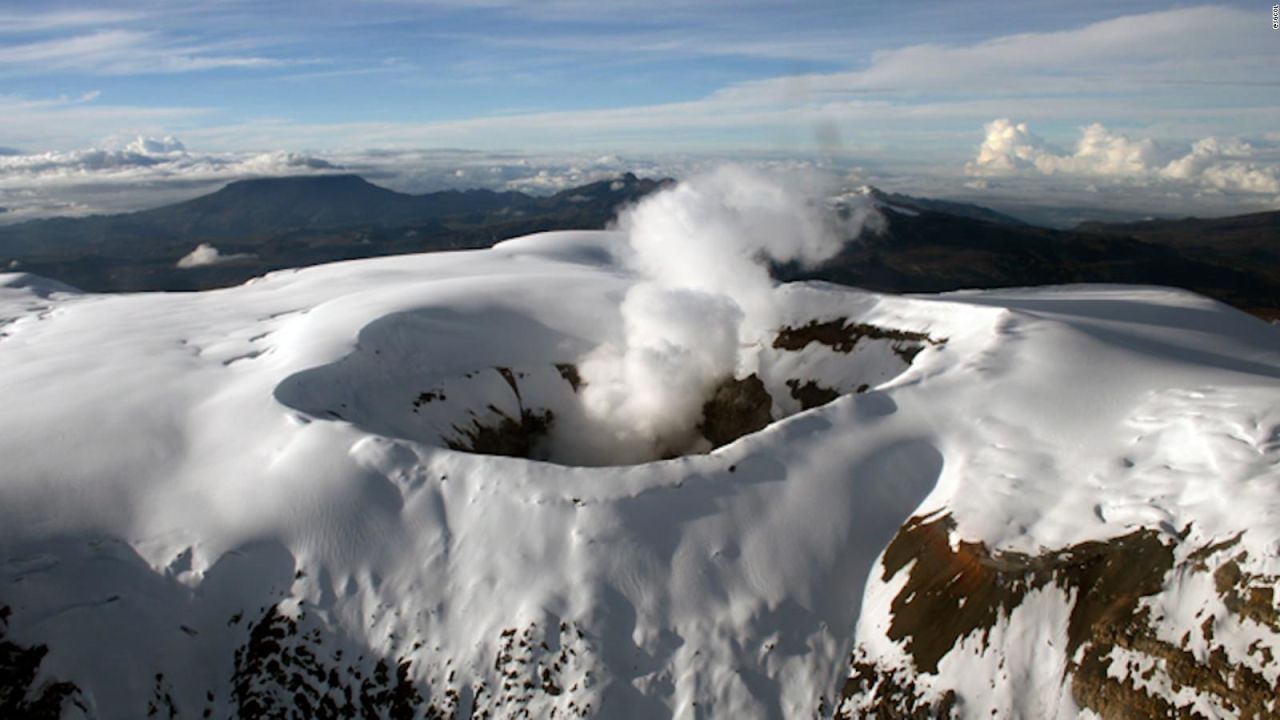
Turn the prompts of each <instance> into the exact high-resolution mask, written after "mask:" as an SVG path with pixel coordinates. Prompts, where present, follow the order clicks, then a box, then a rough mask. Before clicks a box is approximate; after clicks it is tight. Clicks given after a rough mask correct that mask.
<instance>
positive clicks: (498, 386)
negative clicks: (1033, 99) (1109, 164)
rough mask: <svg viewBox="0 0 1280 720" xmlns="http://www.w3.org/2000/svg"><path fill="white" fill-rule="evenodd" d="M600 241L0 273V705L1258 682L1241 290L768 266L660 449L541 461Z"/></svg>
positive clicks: (1255, 534)
mask: <svg viewBox="0 0 1280 720" xmlns="http://www.w3.org/2000/svg"><path fill="white" fill-rule="evenodd" d="M627 253H628V250H627V248H626V247H625V243H624V239H623V238H622V236H620V235H619V234H617V233H604V232H598V233H597V232H592V233H587V232H581V233H549V234H543V235H538V236H532V237H527V238H521V239H518V240H514V241H508V242H505V243H502V244H500V245H498V246H496V247H495V248H493V249H491V250H483V251H471V252H458V253H441V254H431V255H420V256H399V257H389V258H379V259H372V260H361V261H354V262H347V263H338V264H333V265H326V266H319V267H313V268H308V269H304V270H298V271H283V272H277V273H272V274H270V275H268V276H266V277H263V278H260V279H258V280H255V281H253V282H251V283H249V284H247V285H244V286H241V287H237V288H231V289H226V290H219V291H212V292H202V293H187V294H138V295H93V294H79V293H74V292H72V291H71V290H70V289H69V288H59V287H57V286H56V285H55V284H51V283H41V282H36V281H34V280H32V279H31V278H30V277H27V278H25V279H22V278H19V279H14V277H13V276H5V279H4V281H3V282H0V396H2V397H3V398H4V399H5V402H4V406H3V408H2V409H0V458H3V461H2V462H0V608H4V610H3V613H4V614H3V617H0V633H2V636H0V644H6V647H9V648H15V649H21V650H23V651H24V652H26V653H27V654H26V655H22V656H21V657H25V658H27V660H28V662H27V669H29V670H30V672H29V673H25V674H24V673H22V672H18V673H14V674H13V675H12V676H13V677H17V678H18V679H19V680H22V679H23V678H25V684H24V685H22V686H21V687H18V688H17V691H18V694H17V695H15V694H14V690H13V689H12V688H4V691H5V692H6V693H8V694H5V693H0V702H8V703H11V704H12V708H6V707H3V706H0V709H13V708H16V709H17V710H22V709H24V708H25V709H29V708H30V707H34V706H35V705H36V704H38V703H40V702H44V703H46V706H48V705H52V706H55V707H56V706H59V705H60V707H61V708H62V710H63V712H64V713H66V714H67V715H68V716H84V717H103V718H132V717H140V716H143V715H146V714H148V713H149V712H154V713H155V714H161V715H172V716H177V717H200V716H202V715H203V714H204V713H206V712H208V713H209V714H210V715H211V716H214V717H227V716H241V717H251V716H258V715H261V714H264V713H267V712H271V713H278V714H279V715H280V716H284V717H343V716H349V715H351V714H355V713H359V712H367V713H370V714H371V715H374V716H379V717H423V716H427V717H434V716H446V717H447V716H459V717H468V716H470V715H471V714H474V716H476V717H509V716H516V715H517V714H519V713H521V712H527V714H528V715H529V716H535V717H550V716H552V714H553V713H554V714H555V716H556V717H563V716H589V717H669V716H677V717H703V716H709V717H735V718H737V717H800V716H805V717H808V716H813V715H814V714H815V713H816V714H820V715H825V716H829V715H832V714H839V715H844V716H852V717H859V716H864V715H866V714H869V713H872V712H887V713H889V714H890V715H893V714H895V713H907V712H911V711H920V712H935V713H942V712H951V713H954V714H956V715H959V716H964V717H992V716H993V714H994V716H1003V717H1075V716H1077V715H1078V714H1079V713H1081V712H1091V713H1097V714H1098V715H1103V716H1106V715H1109V714H1111V713H1114V712H1117V711H1120V712H1123V711H1125V709H1126V708H1127V709H1128V710H1130V711H1132V712H1137V710H1135V708H1145V707H1155V708H1157V709H1160V708H1166V707H1184V706H1185V707H1187V708H1189V709H1192V710H1195V711H1197V712H1200V713H1202V714H1205V715H1208V716H1217V715H1222V714H1230V713H1233V712H1236V713H1243V712H1244V711H1245V710H1246V709H1251V710H1256V711H1257V712H1258V713H1260V714H1262V715H1265V714H1267V713H1275V712H1277V711H1278V710H1280V708H1276V707H1275V706H1274V704H1273V703H1274V697H1275V693H1274V692H1273V691H1272V690H1271V689H1272V688H1275V687H1276V684H1277V682H1278V676H1277V671H1276V666H1275V664H1274V663H1273V662H1271V659H1272V658H1274V656H1275V654H1276V653H1277V652H1280V621H1278V620H1277V614H1276V613H1277V610H1276V604H1275V600H1274V592H1275V590H1276V584H1277V575H1280V559H1278V555H1280V470H1278V469H1277V467H1278V463H1280V333H1276V331H1275V330H1274V329H1273V328H1271V327H1269V326H1267V325H1266V324H1264V323H1262V322H1260V321H1257V320H1255V319H1252V318H1250V317H1248V316H1245V315H1243V314H1241V313H1238V312H1236V311H1234V310H1231V309H1230V308H1227V307H1225V306H1223V305H1220V304H1217V303H1214V302H1212V301H1209V300H1206V299H1204V298H1201V297H1198V296H1195V295H1191V294H1189V293H1184V292H1179V291H1173V290H1166V289H1159V288H1143V287H1119V286H1079V287H1059V288H1046V289H1028V290H1008V291H991V292H966V293H952V294H948V295H942V296H912V297H892V296H882V295H876V294H873V293H867V292H862V291H858V290H854V289H849V288H843V287H837V286H832V285H825V284H791V285H783V286H780V287H777V288H773V289H771V290H770V291H769V292H770V298H771V302H772V303H773V307H774V308H776V312H777V317H776V318H775V319H774V320H775V321H774V323H773V325H772V327H771V328H770V329H768V332H767V333H765V334H764V335H763V336H761V339H760V341H759V342H758V343H757V344H756V345H753V346H751V347H748V348H740V350H741V358H746V360H742V359H741V358H740V363H739V368H738V373H737V375H736V376H735V378H733V380H735V381H742V382H741V383H740V384H738V385H733V383H730V385H733V387H734V388H736V389H737V391H735V392H736V394H734V393H729V395H727V396H726V398H727V399H725V400H724V403H725V405H723V407H724V408H728V412H727V414H728V415H729V416H742V417H747V416H758V415H759V414H760V413H761V412H764V413H765V416H764V417H763V421H764V422H768V424H767V426H766V427H763V429H759V430H756V431H754V432H749V433H748V434H746V435H743V436H741V437H737V439H733V437H735V436H736V434H737V432H734V431H726V432H729V433H730V434H729V435H724V436H722V435H718V434H717V433H718V431H715V430H713V429H710V428H709V425H710V423H709V421H708V418H709V417H710V412H711V410H709V409H708V408H711V409H716V408H718V407H720V406H716V405H714V404H710V405H704V406H703V415H704V417H703V420H702V423H701V424H700V425H699V427H698V432H700V433H701V434H702V438H701V439H700V440H699V441H698V442H695V443H691V444H689V445H688V446H687V447H686V448H685V451H686V452H687V454H683V455H679V456H677V457H671V458H669V459H660V458H657V459H655V458H650V457H641V458H635V457H626V458H622V457H619V458H618V462H619V464H608V463H607V462H602V461H600V456H599V455H591V458H592V462H590V463H585V462H578V459H579V457H580V456H575V452H579V451H581V452H582V453H587V450H583V449H582V446H581V445H576V444H575V443H576V442H577V441H578V440H579V439H580V438H581V437H582V436H583V434H584V433H590V432H592V430H593V429H592V428H591V427H590V426H589V423H588V417H589V416H586V415H583V414H581V413H579V405H580V403H579V399H580V398H581V395H580V392H581V390H582V388H581V387H580V386H579V384H578V383H580V382H581V381H582V377H580V376H576V375H575V372H576V371H577V370H578V369H579V368H578V366H579V364H580V363H581V361H582V360H583V358H584V357H585V356H587V355H589V354H590V353H591V352H592V351H593V349H595V348H598V347H601V346H602V345H606V344H608V343H609V342H611V341H615V342H616V341H618V337H619V333H621V332H622V328H623V326H624V325H625V322H626V319H625V318H624V317H623V315H622V312H623V310H622V303H623V301H624V298H625V297H626V296H627V293H628V290H629V289H630V288H631V287H632V286H633V285H634V284H635V283H636V280H637V278H636V276H635V275H634V273H633V271H632V270H631V269H630V268H631V267H632V266H631V265H629V264H627V263H625V262H623V258H624V257H625V256H626V255H627ZM748 363H749V365H748ZM575 377H576V381H575ZM749 377H755V378H757V380H756V381H752V382H751V383H748V382H747V380H746V378H749ZM748 385H750V387H748ZM738 391H740V392H738ZM761 391H762V392H763V393H764V394H763V395H761V394H760V393H761ZM833 397H834V398H835V399H834V400H832V398H833ZM827 401H830V402H827ZM709 402H710V401H709ZM545 411H553V413H552V414H551V415H550V416H549V417H548V416H544V415H540V413H544V412H545ZM526 412H527V413H530V414H532V415H533V416H535V418H538V417H541V418H542V419H543V420H545V421H546V422H545V423H542V424H539V423H537V422H534V423H533V424H532V426H529V427H526V426H525V423H524V420H525V413H526ZM575 413H579V414H576V415H575ZM504 418H505V419H506V420H507V421H510V422H511V423H512V425H514V426H515V427H516V428H517V429H519V430H520V432H515V433H514V434H508V435H503V434H502V432H501V431H502V429H503V428H504V427H506V428H507V429H508V430H510V429H511V428H512V425H504ZM770 421H772V422H770ZM753 427H754V426H753ZM753 427H752V428H747V429H753ZM486 432H488V433H490V434H489V435H485V433H486ZM713 435H714V436H715V438H718V439H713V437H712V436H713ZM512 437H514V438H515V444H514V445H511V444H503V443H507V442H508V441H509V440H510V438H512ZM494 438H498V439H497V440H495V439H494ZM490 440H492V441H493V442H495V443H497V444H495V445H486V444H485V443H487V442H489V441H490ZM499 440H500V441H501V442H499ZM702 441H705V443H702ZM721 441H723V442H721ZM522 443H523V444H522ZM716 445H719V447H716V448H715V449H711V448H713V447H714V446H716ZM476 450H479V451H481V452H473V451H476ZM482 452H502V453H504V454H482ZM587 454H590V453H587ZM513 455H525V456H524V457H514V456H513ZM581 457H585V455H583V456H581ZM605 459H606V460H607V459H608V458H605ZM909 518H911V519H910V520H908V519H909ZM904 523H905V524H904ZM1115 568H1120V569H1122V570H1124V572H1123V573H1119V572H1118V571H1117V570H1115ZM1121 575H1123V577H1121ZM943 580H945V582H943ZM1099 593H1102V594H1103V595H1099ZM1097 597H1106V598H1108V599H1109V602H1107V603H1099V602H1094V601H1087V600H1088V599H1089V598H1095V599H1096V598H1097ZM41 647H43V648H45V649H46V650H47V654H45V655H43V657H41V656H40V655H39V653H38V652H37V650H36V649H38V648H41ZM31 653H35V654H34V655H32V654H31ZM10 656H11V657H12V656H13V655H12V654H11V655H10ZM32 658H34V660H32ZM1267 693H1270V694H1269V695H1268V694H1267ZM1126 703H1128V705H1126ZM1144 703H1145V704H1144ZM1161 703H1164V705H1162V704H1161ZM1250 703H1252V704H1250ZM1117 709H1119V710H1117ZM17 710H15V712H16V711H17ZM432 713H436V714H432Z"/></svg>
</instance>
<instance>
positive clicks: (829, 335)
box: [773, 318, 946, 364]
mask: <svg viewBox="0 0 1280 720" xmlns="http://www.w3.org/2000/svg"><path fill="white" fill-rule="evenodd" d="M863 338H869V339H872V340H889V341H892V342H893V343H894V345H893V351H894V352H895V353H897V354H898V356H899V357H901V358H902V359H903V360H904V361H905V362H907V363H908V364H909V363H910V362H911V361H912V360H913V359H915V356H916V354H918V353H919V352H920V351H921V350H923V349H924V346H925V345H942V344H943V343H945V342H946V338H938V339H935V338H933V337H930V336H929V334H928V333H922V332H913V331H910V330H895V329H893V328H883V327H880V326H878V325H871V324H869V323H855V322H850V321H849V320H848V318H836V319H835V320H827V321H825V322H819V321H817V320H810V321H809V322H808V323H807V324H805V325H801V326H799V327H791V326H784V327H783V328H782V329H781V330H779V331H778V335H777V337H776V338H774V341H773V347H774V348H776V349H778V350H790V351H793V352H795V351H799V350H803V349H805V347H807V346H808V345H809V343H815V342H816V343H819V344H821V345H826V346H827V347H829V348H831V349H832V350H834V351H836V352H838V353H850V352H853V349H854V348H855V347H857V345H858V341H859V340H862V339H863Z"/></svg>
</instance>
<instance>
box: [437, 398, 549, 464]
mask: <svg viewBox="0 0 1280 720" xmlns="http://www.w3.org/2000/svg"><path fill="white" fill-rule="evenodd" d="M489 409H490V410H492V411H493V412H495V413H496V414H497V415H498V419H497V421H496V422H494V423H492V424H485V423H482V422H480V420H479V419H473V420H472V421H471V426H470V427H461V428H460V427H458V426H456V425H455V426H454V428H453V429H454V431H455V432H457V433H458V435H457V437H453V438H445V445H447V446H448V447H449V449H450V450H460V451H463V452H471V453H478V454H480V455H505V456H507V457H520V458H532V457H533V455H534V451H535V450H536V449H537V448H538V446H539V445H540V444H541V442H542V440H543V439H545V438H546V436H547V434H548V433H550V432H551V426H552V425H553V424H554V422H555V414H554V413H552V412H551V411H550V410H542V411H540V412H539V411H534V410H528V409H522V410H521V411H520V417H519V418H518V419H517V418H513V417H511V416H509V415H507V414H506V413H504V412H502V411H501V410H499V409H498V408H495V407H492V406H490V408H489Z"/></svg>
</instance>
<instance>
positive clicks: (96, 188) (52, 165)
mask: <svg viewBox="0 0 1280 720" xmlns="http://www.w3.org/2000/svg"><path fill="white" fill-rule="evenodd" d="M720 162H722V160H721V159H720V158H717V157H714V156H691V155H665V156H661V157H656V156H643V155H628V156H625V157H624V156H619V155H612V154H605V155H588V154H581V153H579V154H556V155H552V154H534V153H521V152H494V151H474V150H459V149H422V150H379V149H369V150H347V151H329V152H323V153H319V152H308V153H294V152H283V151H278V152H266V153H205V152H199V151H196V150H191V149H188V148H187V146H186V145H185V144H184V143H183V142H182V141H180V140H178V139H177V138H174V137H160V138H148V137H138V138H135V139H133V140H130V141H128V142H116V143H108V144H106V145H105V146H104V147H100V148H89V149H84V150H74V151H58V152H27V151H22V150H11V151H10V152H8V153H5V152H0V207H6V208H9V210H10V212H8V213H6V214H4V215H3V216H0V222H5V223H12V222H18V221H21V220H27V219H32V218H39V217H50V216H56V215H88V214H93V213H113V212H129V211H133V210H142V209H148V208H152V207H158V206H160V205H164V204H167V203H172V202H179V201H182V200H186V199H190V198H192V197H196V196H198V195H202V194H205V193H209V192H213V191H215V190H217V189H218V188H219V187H221V186H222V185H224V184H226V183H228V182H231V181H234V180H240V179H245V178H254V177H272V176H283V175H303V174H326V173H339V172H341V173H356V174H359V175H361V176H363V177H365V178H366V179H368V180H370V181H371V182H374V183H377V184H379V185H383V186H385V187H389V188H391V189H393V190H398V191H401V192H408V193H425V192H434V191H438V190H451V189H472V188H485V189H490V190H515V191H520V192H525V193H530V194H534V195H549V194H553V193H556V192H559V191H561V190H567V189H570V188H574V187H579V186H581V185H586V184H588V183H592V182H598V181H602V180H610V179H614V178H617V177H618V176H619V175H621V174H623V173H626V172H631V173H635V174H637V175H640V176H643V177H653V178H661V177H677V178H679V177H688V176H691V175H694V174H697V173H699V172H703V171H706V170H707V169H709V168H711V167H714V166H715V165H717V164H718V163H720ZM748 164H750V165H751V166H753V167H758V168H763V169H767V170H788V169H793V170H794V169H800V170H823V171H828V172H837V173H838V174H844V173H843V172H841V171H840V170H839V169H838V168H835V167H833V166H832V165H831V164H830V163H829V162H826V161H824V160H821V159H778V158H769V157H762V158H756V159H754V160H751V161H749V162H748Z"/></svg>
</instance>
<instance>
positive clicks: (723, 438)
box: [698, 373, 773, 447]
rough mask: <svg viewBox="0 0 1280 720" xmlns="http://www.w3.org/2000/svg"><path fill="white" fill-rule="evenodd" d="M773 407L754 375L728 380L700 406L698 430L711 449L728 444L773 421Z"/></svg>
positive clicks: (762, 385)
mask: <svg viewBox="0 0 1280 720" xmlns="http://www.w3.org/2000/svg"><path fill="white" fill-rule="evenodd" d="M772 407H773V398H771V397H770V396H769V391H767V390H765V389H764V383H763V382H761V380H760V378H759V377H758V376H757V375H756V374H755V373H752V374H750V375H748V376H747V377H745V378H742V379H741V380H737V379H734V378H729V379H727V380H725V381H724V382H722V383H720V384H719V385H718V386H716V389H715V391H714V392H713V393H712V394H711V398H710V399H709V400H707V402H706V403H704V404H703V406H702V424H701V425H699V426H698V430H699V432H701V433H702V436H703V437H705V438H706V439H707V440H708V441H710V442H711V445H712V447H720V446H722V445H728V444H729V443H731V442H733V441H734V440H737V439H738V438H740V437H742V436H743V435H748V434H750V433H753V432H756V431H757V430H763V429H764V427H765V426H766V425H768V424H769V423H771V422H773V415H772V414H771V409H772Z"/></svg>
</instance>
